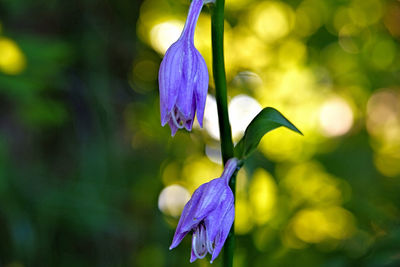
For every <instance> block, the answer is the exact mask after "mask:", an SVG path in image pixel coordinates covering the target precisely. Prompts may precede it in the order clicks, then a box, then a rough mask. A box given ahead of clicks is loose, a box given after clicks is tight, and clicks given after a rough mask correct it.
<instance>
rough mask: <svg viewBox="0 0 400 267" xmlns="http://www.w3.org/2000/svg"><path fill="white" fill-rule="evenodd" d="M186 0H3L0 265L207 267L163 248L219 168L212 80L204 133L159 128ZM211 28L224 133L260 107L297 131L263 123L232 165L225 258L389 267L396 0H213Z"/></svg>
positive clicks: (203, 40)
mask: <svg viewBox="0 0 400 267" xmlns="http://www.w3.org/2000/svg"><path fill="white" fill-rule="evenodd" d="M188 7H189V1H188V0H144V1H140V0H136V1H135V0H130V1H128V0H114V1H107V0H97V1H95V0H70V1H61V0H52V1H48V0H46V1H45V0H36V1H23V0H1V2H0V103H1V104H0V110H1V112H0V265H1V266H7V267H23V266H156V267H157V266H209V265H210V264H209V263H208V261H207V260H199V261H197V262H195V263H194V264H192V265H190V264H189V257H190V238H189V237H187V238H186V239H185V240H184V241H183V243H182V244H181V245H180V246H179V247H178V248H176V249H174V250H173V251H169V250H168V247H169V245H170V242H171V240H172V236H173V233H174V228H175V226H176V224H177V221H178V219H179V215H180V212H181V210H182V208H183V205H184V204H185V203H186V201H187V200H188V199H189V197H190V194H191V193H193V191H194V190H195V188H197V187H198V186H199V185H200V184H202V183H204V182H206V181H209V180H210V179H212V178H216V177H218V176H219V175H220V174H221V171H222V167H221V161H220V151H219V134H218V121H217V115H216V114H217V113H216V104H215V99H214V96H213V95H214V92H215V91H214V87H213V81H212V79H211V80H210V87H209V96H208V99H207V107H206V114H205V124H204V128H203V129H200V128H199V127H198V125H197V126H195V129H194V130H193V132H192V133H187V132H184V131H180V132H178V133H177V135H176V136H175V138H171V136H170V130H169V128H168V127H165V128H162V127H161V126H160V116H159V100H158V84H157V75H158V67H159V64H160V62H161V59H162V57H163V54H164V53H165V51H166V49H167V48H168V47H169V45H170V44H171V43H173V42H174V41H176V40H177V38H178V37H179V35H180V32H181V30H182V27H183V25H184V21H185V16H186V13H187V10H188ZM209 14H210V9H209V7H205V8H203V12H202V14H201V16H200V18H199V22H198V26H197V29H196V35H195V39H196V40H195V41H196V46H197V48H198V49H199V50H200V52H201V53H202V54H203V56H204V58H205V60H206V62H207V65H208V68H209V71H210V70H211V48H210V43H211V41H210V16H209ZM225 28H226V34H225V41H226V43H225V45H226V47H225V49H226V51H225V53H226V55H225V57H226V68H227V78H228V83H229V111H230V118H231V122H232V129H233V136H234V140H235V141H236V142H237V141H238V140H239V139H240V137H241V135H242V134H243V131H244V129H245V128H246V126H247V124H248V123H249V122H250V121H251V119H252V118H253V117H254V116H255V114H257V112H258V111H260V110H261V108H262V107H266V106H272V107H275V108H277V109H279V110H280V111H281V112H282V113H283V114H284V115H285V116H286V117H288V118H289V119H290V120H291V121H292V122H293V123H294V124H295V125H296V126H297V127H298V128H299V129H301V131H302V132H303V133H304V136H300V135H297V134H295V133H293V132H291V131H288V130H287V129H278V130H275V131H273V132H271V133H269V134H268V135H267V136H265V137H264V138H263V140H262V142H261V144H260V145H259V150H258V152H257V153H255V154H254V155H253V156H252V157H251V158H250V159H249V161H248V164H247V165H246V167H245V168H244V169H242V170H241V171H240V172H239V176H238V185H237V197H238V200H237V206H236V224H235V225H236V233H237V242H236V254H235V266H237V267H239V266H400V193H399V192H400V45H399V38H400V2H399V1H394V0H388V1H383V0H331V1H321V0H288V1H256V0H226V22H225ZM220 258H221V257H219V259H217V260H216V261H215V262H214V263H213V266H221V259H220Z"/></svg>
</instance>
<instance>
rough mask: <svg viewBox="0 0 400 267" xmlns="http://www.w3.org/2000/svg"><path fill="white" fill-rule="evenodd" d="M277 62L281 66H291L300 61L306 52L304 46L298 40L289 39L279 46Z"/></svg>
mask: <svg viewBox="0 0 400 267" xmlns="http://www.w3.org/2000/svg"><path fill="white" fill-rule="evenodd" d="M278 54H279V63H280V64H281V65H282V66H285V67H287V66H291V65H296V64H300V63H302V62H303V61H304V60H305V58H306V54H307V48H306V46H305V45H304V44H303V43H302V42H300V41H299V40H295V39H291V40H288V41H286V42H284V43H283V44H282V46H281V47H280V48H279V52H278Z"/></svg>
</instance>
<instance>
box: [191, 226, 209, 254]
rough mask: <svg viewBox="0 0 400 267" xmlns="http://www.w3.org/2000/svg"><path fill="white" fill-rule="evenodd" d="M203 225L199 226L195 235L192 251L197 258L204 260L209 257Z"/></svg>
mask: <svg viewBox="0 0 400 267" xmlns="http://www.w3.org/2000/svg"><path fill="white" fill-rule="evenodd" d="M206 235H207V234H206V231H205V229H204V226H203V225H201V224H200V225H198V226H197V228H196V230H195V232H194V233H193V239H192V250H193V253H194V255H196V257H197V258H199V259H202V258H204V257H205V256H206V255H207V247H206V246H207V245H206V241H207V236H206Z"/></svg>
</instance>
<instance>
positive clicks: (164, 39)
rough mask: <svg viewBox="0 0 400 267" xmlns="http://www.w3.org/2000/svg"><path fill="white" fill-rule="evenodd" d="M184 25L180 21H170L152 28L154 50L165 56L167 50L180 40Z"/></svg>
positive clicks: (151, 40)
mask: <svg viewBox="0 0 400 267" xmlns="http://www.w3.org/2000/svg"><path fill="white" fill-rule="evenodd" d="M183 26H184V24H183V23H182V21H179V20H169V21H165V22H162V23H159V24H156V25H154V26H153V27H152V29H151V31H150V43H151V45H152V47H153V48H154V50H156V51H157V52H159V53H160V54H165V52H166V51H167V49H168V48H169V47H170V46H171V45H172V44H173V43H174V42H176V41H177V40H178V39H179V36H180V35H181V32H182V29H183Z"/></svg>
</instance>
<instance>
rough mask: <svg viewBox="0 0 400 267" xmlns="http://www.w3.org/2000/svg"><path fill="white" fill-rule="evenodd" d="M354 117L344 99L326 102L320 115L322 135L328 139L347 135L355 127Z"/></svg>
mask: <svg viewBox="0 0 400 267" xmlns="http://www.w3.org/2000/svg"><path fill="white" fill-rule="evenodd" d="M353 117H354V116H353V111H352V109H351V107H350V105H349V104H348V103H347V102H346V101H345V100H344V99H342V98H340V97H333V98H331V99H329V100H327V101H325V103H324V104H322V107H321V109H320V113H319V123H320V127H321V130H322V134H324V135H325V136H327V137H335V136H341V135H344V134H346V133H347V132H348V131H349V130H350V129H351V127H352V125H353Z"/></svg>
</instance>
